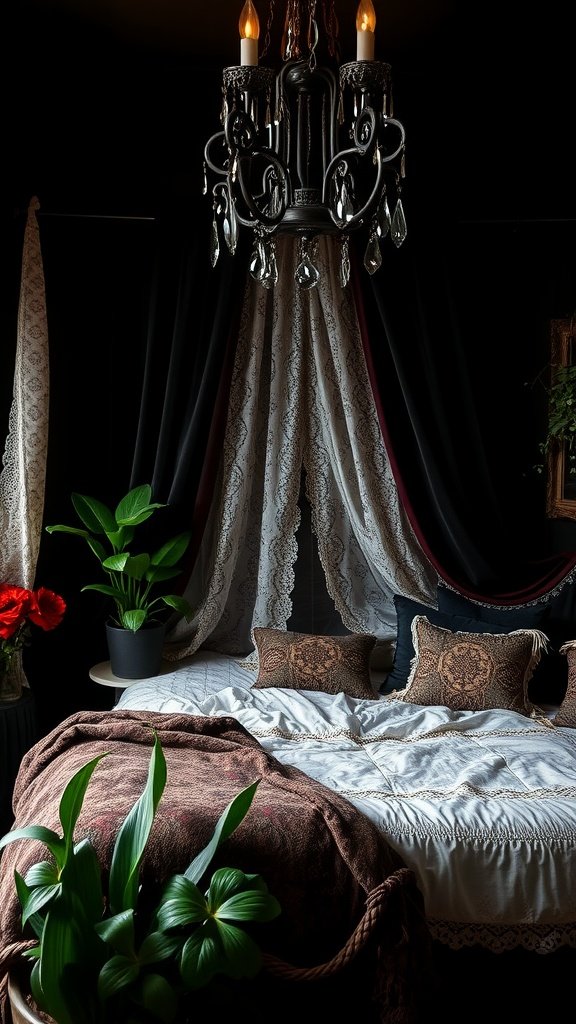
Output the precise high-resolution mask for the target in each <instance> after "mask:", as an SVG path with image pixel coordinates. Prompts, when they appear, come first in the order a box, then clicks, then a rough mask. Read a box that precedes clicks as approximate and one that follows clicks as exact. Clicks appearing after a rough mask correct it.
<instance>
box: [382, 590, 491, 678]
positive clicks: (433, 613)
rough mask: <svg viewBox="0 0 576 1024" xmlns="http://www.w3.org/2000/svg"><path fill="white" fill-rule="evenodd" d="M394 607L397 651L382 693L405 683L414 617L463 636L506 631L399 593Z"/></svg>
mask: <svg viewBox="0 0 576 1024" xmlns="http://www.w3.org/2000/svg"><path fill="white" fill-rule="evenodd" d="M394 606H395V608H396V650H395V653H394V664H393V666H392V671H391V672H390V674H389V676H388V678H387V680H386V683H385V688H383V689H382V692H385V693H391V692H392V690H403V689H404V687H405V686H406V683H407V682H408V676H409V675H410V668H411V665H412V659H413V657H414V644H413V643H412V622H413V620H414V617H415V616H416V615H425V616H426V618H427V619H428V621H429V622H433V623H434V624H435V625H436V626H443V627H444V628H445V629H450V630H452V632H453V633H455V632H457V631H460V632H462V633H466V632H468V631H474V632H476V633H504V632H507V631H508V630H507V627H506V626H505V625H498V624H495V623H490V622H480V621H478V620H477V619H476V618H474V617H473V616H472V615H465V614H464V613H462V614H454V613H453V612H452V611H446V612H444V611H442V610H440V609H436V608H429V607H428V606H427V605H425V604H420V602H419V601H413V600H412V599H411V598H409V597H402V596H401V595H400V594H396V595H395V596H394Z"/></svg>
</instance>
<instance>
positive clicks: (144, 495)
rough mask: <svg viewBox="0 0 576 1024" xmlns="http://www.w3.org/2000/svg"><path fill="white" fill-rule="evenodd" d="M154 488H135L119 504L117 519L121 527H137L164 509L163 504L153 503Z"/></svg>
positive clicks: (146, 486) (143, 486)
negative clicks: (156, 510)
mask: <svg viewBox="0 0 576 1024" xmlns="http://www.w3.org/2000/svg"><path fill="white" fill-rule="evenodd" d="M151 497H152V488H151V487H150V484H142V485H141V486H140V487H134V488H133V489H132V490H131V491H129V492H128V494H126V495H125V497H124V498H122V500H121V501H120V502H119V503H118V505H117V506H116V510H115V519H116V522H117V523H118V525H120V526H137V525H138V524H139V523H143V522H144V521H145V520H146V519H149V518H150V516H151V515H152V513H153V512H154V511H155V509H157V508H164V507H165V506H164V505H163V504H162V503H161V502H158V501H156V502H151V501H150V498H151Z"/></svg>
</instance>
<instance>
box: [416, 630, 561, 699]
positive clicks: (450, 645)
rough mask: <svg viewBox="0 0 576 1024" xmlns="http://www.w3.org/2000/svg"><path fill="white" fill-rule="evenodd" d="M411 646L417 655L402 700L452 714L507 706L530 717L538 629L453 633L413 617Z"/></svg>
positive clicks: (542, 642)
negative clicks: (436, 705)
mask: <svg viewBox="0 0 576 1024" xmlns="http://www.w3.org/2000/svg"><path fill="white" fill-rule="evenodd" d="M412 642H413V644H414V650H415V652H416V653H415V658H414V662H413V665H412V669H411V672H410V675H409V677H408V685H407V687H406V690H405V691H404V692H403V693H401V694H400V695H399V698H400V699H401V700H404V701H407V702H409V703H411V704H423V705H433V704H438V705H442V706H444V707H448V708H451V709H452V710H453V711H482V710H484V709H485V708H506V709H508V710H510V711H518V712H520V714H523V715H530V714H532V712H533V710H534V706H533V704H532V702H531V701H530V700H529V698H528V691H527V688H528V680H529V679H530V677H531V675H532V673H533V671H534V668H535V666H536V665H537V664H538V661H539V659H540V656H541V652H542V650H544V649H545V647H546V645H547V642H548V639H547V637H546V636H545V635H544V634H543V633H541V632H540V631H539V630H535V629H518V630H514V631H513V632H512V633H478V632H475V633H471V632H466V633H463V632H455V633H453V632H452V631H451V630H449V629H444V628H442V627H441V626H436V625H435V624H434V623H432V622H430V621H429V620H428V619H427V618H426V616H425V615H417V616H416V617H415V619H414V621H413V623H412Z"/></svg>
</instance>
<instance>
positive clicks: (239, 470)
mask: <svg viewBox="0 0 576 1024" xmlns="http://www.w3.org/2000/svg"><path fill="white" fill-rule="evenodd" d="M333 246H334V242H333V240H332V239H328V238H322V239H320V240H319V241H318V261H319V266H320V268H321V278H320V283H319V285H318V287H317V288H315V289H313V290H311V291H305V290H302V289H299V288H297V287H296V286H295V285H294V270H295V266H296V260H297V242H296V241H295V240H294V239H292V238H280V240H279V243H278V251H277V261H278V270H279V280H278V284H277V286H276V287H275V288H274V289H273V290H271V291H266V290H265V289H263V288H262V286H261V285H260V284H257V283H255V282H254V281H252V280H251V278H248V283H247V285H246V290H245V294H244V304H243V308H242V317H241V322H240V331H239V337H238V344H237V348H236V360H235V365H234V370H233V375H232V382H231V388H230V400H229V411H228V420H227V424H226V433H225V437H224V450H223V456H222V461H221V464H220V467H219V470H220V472H219V480H218V486H217V488H216V490H215V493H214V501H213V504H212V508H211V511H210V516H209V523H210V528H209V529H207V530H206V531H205V533H204V537H203V541H202V544H201V547H200V552H199V557H198V560H197V563H196V565H195V567H194V570H193V572H192V575H191V578H190V582H189V585H188V587H187V589H186V592H185V593H186V597H187V598H188V599H189V600H190V601H191V603H192V605H193V607H195V609H196V614H195V617H194V619H193V621H192V622H191V623H186V622H184V621H180V622H178V623H177V624H176V625H175V626H174V627H173V629H172V630H171V631H170V633H169V634H168V641H169V647H168V648H167V652H166V653H167V656H168V657H169V658H170V657H172V658H174V659H178V658H181V657H184V656H185V655H187V654H190V653H193V652H194V651H195V650H196V649H198V648H199V647H200V646H202V645H203V646H205V647H209V648H212V649H218V650H221V651H224V652H227V653H231V654H247V653H249V652H250V650H251V647H252V644H251V628H252V626H254V625H256V626H258V625H263V626H271V627H277V628H285V627H286V623H287V621H288V619H289V618H290V615H291V611H292V603H291V593H292V590H293V586H294V564H295V560H296V557H297V547H296V539H295V537H296V532H297V529H298V525H299V522H300V511H299V507H298V496H299V490H300V481H301V473H302V469H304V471H305V479H306V491H307V498H308V500H309V502H310V506H311V510H312V526H313V530H314V532H315V534H316V536H317V539H318V550H319V555H320V560H321V562H322V566H323V569H324V572H325V575H326V582H327V588H328V592H329V594H330V596H331V597H332V599H333V601H334V604H335V607H336V609H337V611H338V612H339V614H340V616H341V618H342V622H343V624H344V625H345V627H346V628H347V629H348V630H350V631H354V632H370V633H373V634H375V635H376V636H378V637H380V638H383V639H386V638H392V637H393V636H394V635H395V628H396V626H395V610H394V604H393V595H394V594H395V593H403V594H406V595H407V596H410V597H412V598H414V599H415V600H421V601H431V600H433V599H434V595H435V589H436V583H437V575H436V572H435V571H434V569H433V568H432V565H431V563H430V561H429V559H428V558H427V557H426V556H425V555H424V553H423V551H422V549H421V547H420V545H419V543H418V541H417V540H416V537H415V535H414V532H413V530H412V528H411V526H410V522H409V520H408V518H407V516H406V514H405V511H404V509H403V507H402V504H401V502H400V500H399V497H398V492H397V488H396V485H395V482H394V478H393V475H392V472H391V468H390V465H389V462H388V459H387V455H386V449H385V446H384V444H383V441H382V435H381V431H380V426H379V423H378V418H377V414H376V410H375V406H374V402H373V399H372V394H371V389H370V385H369V380H368V373H367V368H366V363H365V359H364V355H363V351H362V342H361V335H360V330H359V325H358V320H357V316H356V311H355V306H354V299H353V295H352V294H351V292H350V290H349V289H342V288H341V286H340V283H339V281H338V277H337V260H336V259H335V258H333V256H332V248H333Z"/></svg>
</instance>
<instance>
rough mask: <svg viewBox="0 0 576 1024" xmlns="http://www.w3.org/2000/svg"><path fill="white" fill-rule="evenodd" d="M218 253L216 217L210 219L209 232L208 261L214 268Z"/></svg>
mask: <svg viewBox="0 0 576 1024" xmlns="http://www.w3.org/2000/svg"><path fill="white" fill-rule="evenodd" d="M219 255H220V242H219V239H218V225H217V223H216V217H214V220H213V221H212V232H211V234H210V263H211V264H212V268H214V267H215V266H216V264H217V262H218V257H219Z"/></svg>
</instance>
